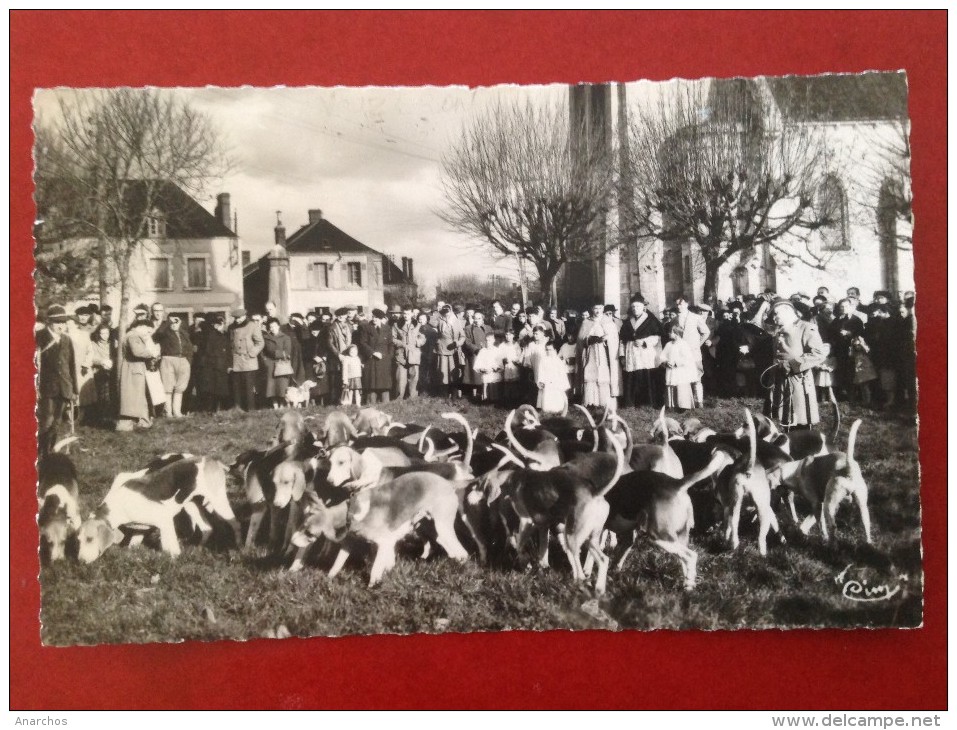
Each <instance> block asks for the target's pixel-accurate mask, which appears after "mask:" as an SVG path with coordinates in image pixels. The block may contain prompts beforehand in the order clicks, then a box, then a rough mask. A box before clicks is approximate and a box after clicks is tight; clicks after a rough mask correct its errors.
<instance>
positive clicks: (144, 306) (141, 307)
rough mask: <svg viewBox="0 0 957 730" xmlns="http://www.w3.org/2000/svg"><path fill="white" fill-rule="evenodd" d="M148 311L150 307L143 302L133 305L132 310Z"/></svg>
mask: <svg viewBox="0 0 957 730" xmlns="http://www.w3.org/2000/svg"><path fill="white" fill-rule="evenodd" d="M148 311H150V308H149V307H147V306H146V305H145V304H137V305H136V306H135V307H133V312H148Z"/></svg>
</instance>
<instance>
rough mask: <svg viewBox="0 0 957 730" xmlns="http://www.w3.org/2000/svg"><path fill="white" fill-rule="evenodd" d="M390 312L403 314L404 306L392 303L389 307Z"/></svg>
mask: <svg viewBox="0 0 957 730" xmlns="http://www.w3.org/2000/svg"><path fill="white" fill-rule="evenodd" d="M388 314H402V307H400V306H399V305H398V304H392V305H391V306H390V307H389V310H388Z"/></svg>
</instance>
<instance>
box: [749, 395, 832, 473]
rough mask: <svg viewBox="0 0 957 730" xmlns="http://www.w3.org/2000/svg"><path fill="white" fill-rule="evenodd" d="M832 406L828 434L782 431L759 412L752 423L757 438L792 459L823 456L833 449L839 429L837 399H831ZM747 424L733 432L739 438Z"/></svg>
mask: <svg viewBox="0 0 957 730" xmlns="http://www.w3.org/2000/svg"><path fill="white" fill-rule="evenodd" d="M832 405H833V407H834V427H833V428H832V429H831V432H830V433H828V434H824V433H821V432H820V431H810V430H803V429H802V430H796V431H788V432H787V433H783V432H782V431H781V430H780V429H779V428H778V426H777V424H776V423H775V422H774V421H772V420H771V419H770V418H768V417H767V416H764V415H761V414H760V413H755V414H754V424H755V428H756V429H757V433H758V438H759V439H761V440H762V441H767V442H768V443H771V444H774V445H775V446H777V447H778V448H780V449H781V450H782V451H784V453H786V454H788V455H789V456H790V457H791V458H792V459H803V458H805V457H808V456H824V454H827V453H830V452H831V451H833V450H834V446H835V444H836V443H837V435H838V433H839V432H840V430H841V409H840V406H838V404H837V401H832ZM746 427H747V424H744V425H743V426H742V427H741V428H739V429H738V430H737V431H736V432H735V433H736V435H737V436H738V437H739V438H741V437H742V436H743V435H744V432H745V429H746Z"/></svg>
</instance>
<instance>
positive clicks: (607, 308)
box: [605, 304, 618, 314]
mask: <svg viewBox="0 0 957 730" xmlns="http://www.w3.org/2000/svg"><path fill="white" fill-rule="evenodd" d="M617 311H618V308H617V307H616V306H615V305H614V304H606V305H605V314H608V313H609V312H612V313H614V312H617Z"/></svg>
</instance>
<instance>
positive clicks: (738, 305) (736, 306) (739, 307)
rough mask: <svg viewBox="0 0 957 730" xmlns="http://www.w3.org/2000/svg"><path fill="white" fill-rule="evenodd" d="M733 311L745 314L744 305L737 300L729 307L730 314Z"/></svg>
mask: <svg viewBox="0 0 957 730" xmlns="http://www.w3.org/2000/svg"><path fill="white" fill-rule="evenodd" d="M732 309H737V310H738V311H739V312H743V311H744V305H743V304H742V303H741V302H739V301H737V300H735V301H733V302H731V304H729V305H728V311H729V312H730V311H731V310H732Z"/></svg>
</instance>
